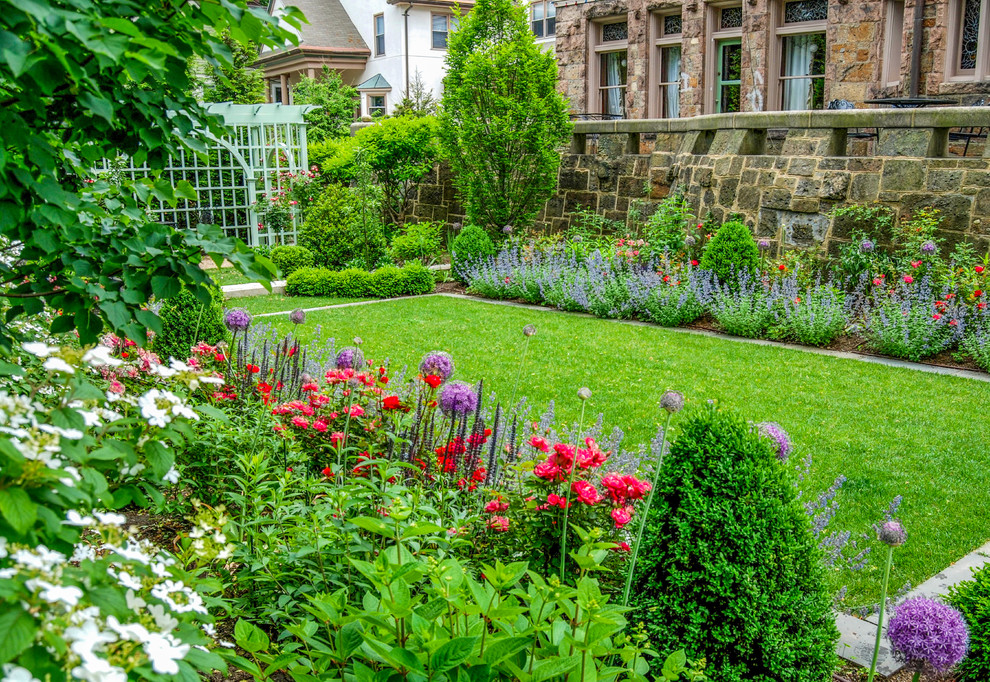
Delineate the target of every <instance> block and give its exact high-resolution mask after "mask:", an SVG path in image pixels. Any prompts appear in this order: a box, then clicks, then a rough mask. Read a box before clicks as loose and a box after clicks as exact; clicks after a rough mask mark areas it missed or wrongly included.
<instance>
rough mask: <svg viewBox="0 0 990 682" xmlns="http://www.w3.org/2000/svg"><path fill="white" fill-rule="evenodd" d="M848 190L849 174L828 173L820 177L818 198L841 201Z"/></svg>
mask: <svg viewBox="0 0 990 682" xmlns="http://www.w3.org/2000/svg"><path fill="white" fill-rule="evenodd" d="M848 190H849V173H846V172H842V171H829V172H827V173H825V174H824V175H823V176H822V182H821V191H820V192H819V194H818V196H820V197H821V198H822V199H832V200H835V201H842V200H843V199H845V198H846V193H847V192H848Z"/></svg>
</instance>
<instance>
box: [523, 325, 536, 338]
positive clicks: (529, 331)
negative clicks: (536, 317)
mask: <svg viewBox="0 0 990 682" xmlns="http://www.w3.org/2000/svg"><path fill="white" fill-rule="evenodd" d="M523 336H536V325H535V324H527V325H526V326H525V327H523Z"/></svg>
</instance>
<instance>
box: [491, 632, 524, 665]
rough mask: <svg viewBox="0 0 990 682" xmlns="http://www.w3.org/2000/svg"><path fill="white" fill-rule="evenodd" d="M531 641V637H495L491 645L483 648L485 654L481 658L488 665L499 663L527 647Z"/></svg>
mask: <svg viewBox="0 0 990 682" xmlns="http://www.w3.org/2000/svg"><path fill="white" fill-rule="evenodd" d="M532 643H533V638H532V637H522V636H520V637H504V638H502V639H497V640H495V641H494V642H492V643H491V645H490V646H489V647H488V648H487V649H485V654H484V656H482V660H484V661H485V663H488V664H489V665H495V664H496V663H500V662H501V661H503V660H504V659H506V658H508V657H509V656H512V655H513V654H516V653H519V652H520V651H522V650H523V649H525V648H527V647H528V646H529V645H530V644H532Z"/></svg>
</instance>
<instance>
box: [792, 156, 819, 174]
mask: <svg viewBox="0 0 990 682" xmlns="http://www.w3.org/2000/svg"><path fill="white" fill-rule="evenodd" d="M817 168H818V159H814V158H805V157H797V158H794V159H791V163H790V165H789V166H788V167H787V172H788V173H790V174H791V175H813V174H814V172H815V170H816V169H817Z"/></svg>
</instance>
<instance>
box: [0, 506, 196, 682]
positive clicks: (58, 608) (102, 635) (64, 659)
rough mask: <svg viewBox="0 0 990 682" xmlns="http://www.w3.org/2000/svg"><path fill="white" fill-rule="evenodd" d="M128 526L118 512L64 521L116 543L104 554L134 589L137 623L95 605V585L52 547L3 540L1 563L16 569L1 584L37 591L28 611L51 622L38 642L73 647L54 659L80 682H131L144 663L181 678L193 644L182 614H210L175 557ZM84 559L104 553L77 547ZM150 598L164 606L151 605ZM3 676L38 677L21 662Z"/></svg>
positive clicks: (115, 574)
mask: <svg viewBox="0 0 990 682" xmlns="http://www.w3.org/2000/svg"><path fill="white" fill-rule="evenodd" d="M125 520H126V519H125V517H123V516H122V515H120V514H115V513H112V512H108V513H103V512H93V513H92V515H86V516H83V515H81V514H80V513H79V512H75V511H72V512H69V514H68V515H67V518H66V520H65V521H64V523H65V524H67V525H72V526H90V527H94V528H95V529H97V530H98V531H103V532H102V533H101V534H102V535H105V536H106V537H107V538H109V539H110V540H109V541H107V542H104V543H103V544H102V545H100V550H102V552H107V553H112V554H108V555H106V557H107V558H108V559H109V560H110V561H111V562H112V563H110V566H109V567H108V569H107V574H108V575H109V577H110V578H111V579H113V580H114V581H115V582H116V583H117V584H118V585H120V586H121V587H122V588H123V589H124V590H126V603H127V607H128V609H129V610H130V612H131V614H132V618H131V619H130V620H129V622H122V621H121V620H120V619H118V618H117V617H115V616H114V615H108V614H105V613H103V612H102V611H101V609H100V606H99V605H98V604H91V603H87V593H86V592H85V589H86V588H87V587H88V586H89V581H88V580H87V579H86V578H85V577H80V575H77V574H78V573H80V570H79V569H75V568H74V567H72V566H71V565H70V564H68V563H67V558H66V556H65V555H64V554H62V553H61V552H56V551H53V550H50V549H48V548H47V547H45V546H38V547H33V548H29V547H13V546H8V544H7V540H6V539H5V538H0V560H2V559H8V561H4V562H2V563H5V564H9V566H8V567H6V568H3V569H0V579H2V580H17V581H18V582H21V583H22V584H23V586H24V588H25V589H26V590H28V591H29V592H30V594H31V596H30V598H28V599H25V600H22V607H23V608H24V610H25V611H26V612H28V613H30V614H32V615H33V616H36V615H38V614H41V615H42V616H43V617H42V618H41V619H40V622H39V623H38V625H39V628H38V631H37V634H36V641H37V642H38V643H39V644H42V645H44V644H45V643H46V642H48V641H53V640H61V641H64V642H65V643H66V644H67V645H68V650H67V651H66V652H65V653H64V654H60V653H59V651H57V650H56V649H54V648H51V647H49V653H50V654H51V655H52V656H55V657H60V658H59V663H60V664H62V665H63V666H65V667H66V669H69V670H71V674H72V677H73V678H75V679H78V680H86V681H87V682H125V681H126V680H127V679H128V671H129V670H131V669H133V668H135V667H138V666H141V665H150V667H151V669H152V670H153V671H154V672H155V673H157V674H159V675H178V674H179V665H178V661H180V660H182V659H184V658H185V657H186V655H187V654H188V653H189V651H190V650H191V648H192V645H191V644H189V643H186V642H183V641H182V639H181V638H180V637H179V636H178V633H177V628H178V627H179V619H177V618H176V617H175V616H176V615H179V614H187V613H196V614H203V615H207V614H208V612H207V608H206V605H205V604H204V602H203V598H202V596H201V595H200V594H199V593H198V592H196V591H195V590H194V589H193V588H192V587H190V586H188V585H186V584H184V583H183V582H182V581H181V580H177V579H175V578H174V576H173V574H172V571H171V570H170V569H171V567H172V566H174V565H175V559H173V558H172V557H170V556H168V555H167V554H164V553H162V552H160V551H159V550H158V549H157V548H155V547H154V546H153V545H151V543H149V542H147V541H145V540H138V539H135V538H134V537H132V536H130V535H128V534H126V533H121V532H120V530H119V526H121V525H122V524H123V523H124V522H125ZM76 556H79V557H80V558H85V559H95V558H96V550H95V548H93V547H90V548H88V549H86V550H80V547H78V546H77V548H76V554H75V555H74V557H73V558H76ZM141 566H145V567H147V569H148V570H143V569H142V568H141ZM70 573H76V575H70ZM149 596H150V598H151V599H153V600H157V602H155V601H151V602H150V603H149V600H148V599H146V597H149ZM39 607H40V608H39ZM204 631H205V632H207V633H210V632H211V631H212V626H210V625H209V624H205V625H204ZM134 643H136V644H137V645H138V646H134ZM3 675H4V676H3V679H4V681H5V682H6V681H7V680H12V681H18V682H19V681H21V680H24V681H25V682H28V681H30V680H32V679H34V678H33V677H32V675H31V673H30V671H28V670H27V669H25V668H22V667H19V666H16V665H13V664H7V665H5V666H4V667H3Z"/></svg>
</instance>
